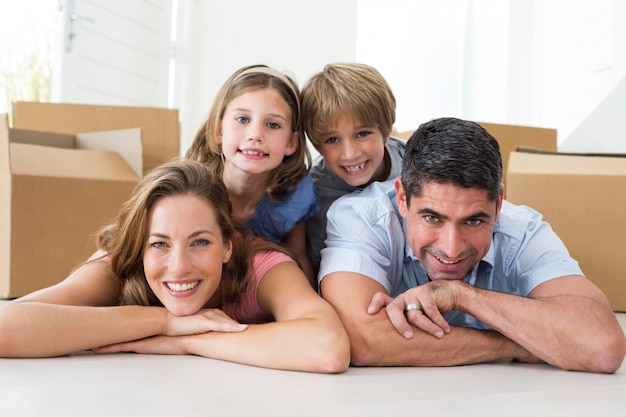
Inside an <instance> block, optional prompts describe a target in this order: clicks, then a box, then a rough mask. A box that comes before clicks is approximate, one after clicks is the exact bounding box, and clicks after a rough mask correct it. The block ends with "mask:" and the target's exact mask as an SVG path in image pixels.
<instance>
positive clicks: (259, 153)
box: [240, 150, 267, 156]
mask: <svg viewBox="0 0 626 417" xmlns="http://www.w3.org/2000/svg"><path fill="white" fill-rule="evenodd" d="M240 152H241V153H242V154H244V155H248V156H267V154H266V153H264V152H257V151H247V150H241V151H240Z"/></svg>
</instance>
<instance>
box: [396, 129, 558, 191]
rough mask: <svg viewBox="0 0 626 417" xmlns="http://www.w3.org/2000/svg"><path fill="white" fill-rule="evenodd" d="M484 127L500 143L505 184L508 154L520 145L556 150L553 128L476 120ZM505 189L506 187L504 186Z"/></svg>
mask: <svg viewBox="0 0 626 417" xmlns="http://www.w3.org/2000/svg"><path fill="white" fill-rule="evenodd" d="M477 123H478V124H479V125H481V126H482V127H484V128H485V129H486V130H487V132H489V133H490V134H491V135H492V136H493V137H494V138H496V140H497V141H498V144H499V145H500V153H501V154H502V175H503V176H504V177H505V178H503V180H504V183H505V185H506V182H507V180H506V172H507V167H508V164H509V154H510V153H511V152H513V151H515V150H516V149H517V148H518V147H520V146H526V147H529V148H538V149H544V150H547V151H554V152H556V150H557V138H556V130H555V129H546V128H541V127H530V126H516V125H507V124H497V123H484V122H477ZM413 132H414V130H413V131H407V132H403V133H400V134H398V137H400V138H402V139H405V140H406V139H409V138H410V137H411V135H412V134H413ZM505 190H506V188H505Z"/></svg>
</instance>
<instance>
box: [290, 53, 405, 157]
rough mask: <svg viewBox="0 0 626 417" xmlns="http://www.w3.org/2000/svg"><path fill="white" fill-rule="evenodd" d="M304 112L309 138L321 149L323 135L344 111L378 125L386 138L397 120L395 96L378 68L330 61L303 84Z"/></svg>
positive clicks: (344, 113) (304, 122) (357, 118)
mask: <svg viewBox="0 0 626 417" xmlns="http://www.w3.org/2000/svg"><path fill="white" fill-rule="evenodd" d="M302 114H303V116H302V122H303V123H302V124H303V125H304V130H305V132H306V134H307V135H308V137H309V140H310V141H311V143H312V144H313V146H314V147H315V149H317V150H318V151H321V146H322V140H324V139H325V138H324V137H323V135H324V134H325V133H327V132H329V131H332V130H333V129H334V128H335V127H336V126H337V123H338V122H339V118H340V117H341V116H342V115H345V116H347V117H348V118H349V119H351V120H354V121H357V120H358V121H359V122H360V123H363V124H365V125H368V126H376V127H378V128H379V129H380V131H381V133H382V134H383V137H385V139H386V138H387V137H388V136H389V134H390V133H391V129H392V127H393V124H394V123H395V121H396V98H395V97H394V95H393V92H392V91H391V87H390V86H389V84H388V83H387V81H386V80H385V78H384V77H383V76H382V75H381V74H380V72H378V70H376V69H375V68H373V67H370V66H369V65H365V64H358V63H336V64H328V65H326V66H325V67H324V70H323V71H322V72H319V73H317V74H316V75H314V76H313V77H311V79H310V80H309V81H307V83H306V84H305V85H304V87H303V88H302Z"/></svg>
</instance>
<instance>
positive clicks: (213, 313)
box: [92, 308, 248, 355]
mask: <svg viewBox="0 0 626 417" xmlns="http://www.w3.org/2000/svg"><path fill="white" fill-rule="evenodd" d="M247 328H248V325H247V324H240V323H238V322H236V321H235V320H233V319H231V318H230V317H228V316H227V315H226V313H224V312H223V311H222V310H220V309H217V308H212V309H207V310H200V311H199V312H197V313H196V314H193V315H191V316H174V315H172V314H171V313H169V312H167V326H166V330H165V332H164V333H163V335H159V336H152V337H147V338H145V339H140V340H132V341H129V342H122V343H115V344H112V345H108V346H102V347H99V348H94V349H92V350H93V351H94V352H96V353H116V352H135V353H147V354H154V355H186V354H187V353H188V352H187V351H186V349H185V347H184V343H183V338H182V337H177V336H187V335H194V334H202V333H209V332H222V333H237V332H242V331H244V330H246V329H247Z"/></svg>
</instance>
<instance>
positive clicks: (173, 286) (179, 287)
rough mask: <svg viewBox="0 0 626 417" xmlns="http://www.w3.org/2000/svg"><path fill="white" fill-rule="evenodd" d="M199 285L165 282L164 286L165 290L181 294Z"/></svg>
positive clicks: (195, 283)
mask: <svg viewBox="0 0 626 417" xmlns="http://www.w3.org/2000/svg"><path fill="white" fill-rule="evenodd" d="M199 283H200V281H194V282H185V283H184V284H180V283H174V282H166V283H165V285H167V288H169V289H170V291H174V292H183V291H189V290H193V289H194V288H196V287H197V286H198V284H199Z"/></svg>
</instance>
